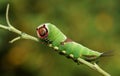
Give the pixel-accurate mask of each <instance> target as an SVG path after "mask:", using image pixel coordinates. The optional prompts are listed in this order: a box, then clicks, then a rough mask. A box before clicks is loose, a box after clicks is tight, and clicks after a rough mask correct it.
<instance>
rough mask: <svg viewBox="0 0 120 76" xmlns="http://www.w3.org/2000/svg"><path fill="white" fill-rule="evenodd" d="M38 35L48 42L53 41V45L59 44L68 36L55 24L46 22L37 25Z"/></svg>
mask: <svg viewBox="0 0 120 76" xmlns="http://www.w3.org/2000/svg"><path fill="white" fill-rule="evenodd" d="M36 30H37V35H38V37H39V38H40V39H41V40H42V41H44V42H47V43H49V42H50V43H51V42H52V43H53V45H58V44H60V42H62V41H64V40H65V39H66V36H65V35H64V34H63V33H62V32H61V31H60V30H59V29H58V28H57V27H56V26H55V25H53V24H51V23H44V24H41V25H40V26H38V27H37V29H36Z"/></svg>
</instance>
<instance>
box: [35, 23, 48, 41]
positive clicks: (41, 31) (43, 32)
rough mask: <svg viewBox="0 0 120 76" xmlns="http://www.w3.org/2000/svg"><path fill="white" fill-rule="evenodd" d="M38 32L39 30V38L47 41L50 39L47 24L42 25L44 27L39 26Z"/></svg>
mask: <svg viewBox="0 0 120 76" xmlns="http://www.w3.org/2000/svg"><path fill="white" fill-rule="evenodd" d="M36 30H37V36H38V37H39V38H40V39H45V38H47V37H48V28H47V24H42V25H40V26H38V27H37V29H36Z"/></svg>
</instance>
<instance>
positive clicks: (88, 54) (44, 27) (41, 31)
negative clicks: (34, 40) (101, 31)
mask: <svg viewBox="0 0 120 76" xmlns="http://www.w3.org/2000/svg"><path fill="white" fill-rule="evenodd" d="M36 30H37V35H38V37H39V38H40V40H41V41H42V42H44V43H46V44H47V45H48V46H49V47H52V48H54V49H55V50H56V51H58V52H59V53H60V54H62V55H65V56H66V57H68V58H71V59H73V60H74V61H75V62H77V63H79V61H78V58H82V59H84V60H86V61H95V60H96V59H98V58H99V57H100V56H101V55H102V54H103V53H100V52H97V51H93V50H91V49H89V48H87V47H85V46H83V45H81V44H79V43H77V42H74V41H72V40H71V39H69V38H67V37H66V36H65V35H64V34H63V33H62V32H61V31H60V30H59V29H58V28H57V27H56V26H55V25H53V24H51V23H44V24H41V25H40V26H38V27H37V29H36Z"/></svg>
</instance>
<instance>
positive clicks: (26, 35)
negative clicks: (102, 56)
mask: <svg viewBox="0 0 120 76" xmlns="http://www.w3.org/2000/svg"><path fill="white" fill-rule="evenodd" d="M8 12H9V4H8V5H7V9H6V21H7V24H8V26H4V25H1V24H0V28H2V29H5V30H9V31H11V32H14V33H16V34H18V35H19V36H18V37H16V38H14V39H13V40H11V41H10V43H13V42H15V41H16V40H19V39H30V40H33V41H36V42H39V39H38V38H36V37H34V36H31V35H29V34H26V33H23V32H22V31H20V30H18V29H16V28H14V27H13V26H12V25H11V24H10V21H9V18H8ZM78 60H79V62H81V63H83V64H85V65H87V66H88V67H90V68H91V69H94V70H95V71H97V72H99V73H101V74H102V75H103V76H111V75H110V74H109V73H107V72H105V71H104V70H102V69H101V68H100V67H99V66H98V65H97V64H96V63H94V64H92V63H90V62H87V61H85V60H84V59H81V58H78Z"/></svg>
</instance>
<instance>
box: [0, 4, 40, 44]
mask: <svg viewBox="0 0 120 76" xmlns="http://www.w3.org/2000/svg"><path fill="white" fill-rule="evenodd" d="M8 12H9V4H8V5H7V9H6V21H7V24H8V26H4V25H1V24H0V28H2V29H6V30H9V31H11V32H14V33H16V34H18V35H19V36H18V37H16V38H14V39H13V40H11V41H10V43H13V42H15V41H16V40H19V39H30V40H34V41H37V42H38V41H39V39H38V38H36V37H34V36H31V35H29V34H26V33H24V32H22V31H20V30H18V29H16V28H15V27H13V26H12V25H11V24H10V21H9V18H8V17H9V16H8Z"/></svg>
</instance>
